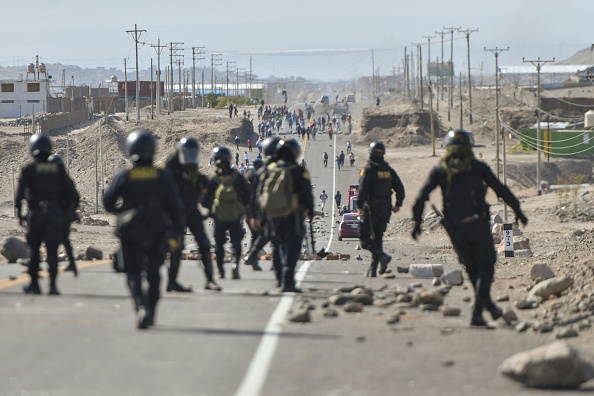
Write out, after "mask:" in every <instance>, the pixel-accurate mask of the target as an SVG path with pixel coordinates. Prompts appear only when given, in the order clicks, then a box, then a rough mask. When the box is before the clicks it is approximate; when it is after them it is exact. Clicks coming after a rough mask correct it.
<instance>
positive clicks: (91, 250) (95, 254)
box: [85, 246, 103, 260]
mask: <svg viewBox="0 0 594 396" xmlns="http://www.w3.org/2000/svg"><path fill="white" fill-rule="evenodd" d="M85 255H86V257H87V260H93V259H95V260H103V252H102V251H101V250H99V249H97V248H95V247H93V246H89V247H88V248H87V251H86V253H85Z"/></svg>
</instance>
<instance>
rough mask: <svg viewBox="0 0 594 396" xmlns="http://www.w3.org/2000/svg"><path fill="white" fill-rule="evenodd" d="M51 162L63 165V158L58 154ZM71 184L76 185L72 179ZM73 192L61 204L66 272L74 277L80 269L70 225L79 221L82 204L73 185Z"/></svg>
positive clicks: (71, 188)
mask: <svg viewBox="0 0 594 396" xmlns="http://www.w3.org/2000/svg"><path fill="white" fill-rule="evenodd" d="M49 161H50V162H58V163H60V164H63V163H64V162H63V161H62V157H61V156H60V155H58V154H54V155H52V156H50V157H49ZM68 181H69V182H70V183H74V182H73V181H72V179H70V178H68ZM70 190H71V191H74V193H75V194H74V196H71V197H69V196H62V197H61V200H60V201H61V204H62V209H63V210H64V218H63V221H62V239H61V241H60V242H61V243H62V244H63V245H64V250H65V251H66V256H67V257H68V266H66V268H64V271H72V272H73V274H74V276H78V268H77V267H76V261H75V260H74V252H73V251H72V244H70V238H69V236H70V224H71V223H72V222H73V221H79V216H78V213H76V208H78V205H79V203H80V195H78V192H77V191H76V187H75V186H74V185H72V186H71V187H70ZM70 199H73V201H72V202H69V200H70Z"/></svg>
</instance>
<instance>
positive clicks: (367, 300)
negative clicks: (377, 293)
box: [328, 293, 373, 305]
mask: <svg viewBox="0 0 594 396" xmlns="http://www.w3.org/2000/svg"><path fill="white" fill-rule="evenodd" d="M328 301H329V302H330V304H333V305H345V304H347V303H350V302H357V303H361V304H363V305H372V304H373V297H371V296H370V295H368V294H350V293H341V294H336V295H334V296H330V298H328Z"/></svg>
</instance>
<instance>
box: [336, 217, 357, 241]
mask: <svg viewBox="0 0 594 396" xmlns="http://www.w3.org/2000/svg"><path fill="white" fill-rule="evenodd" d="M342 238H359V215H358V214H357V213H345V214H343V215H342V220H341V221H340V226H339V227H338V240H339V241H342Z"/></svg>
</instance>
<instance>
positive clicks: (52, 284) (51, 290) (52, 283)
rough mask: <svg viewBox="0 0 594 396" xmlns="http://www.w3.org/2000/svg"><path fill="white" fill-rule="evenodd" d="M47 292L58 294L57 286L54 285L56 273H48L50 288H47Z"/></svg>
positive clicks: (53, 294)
mask: <svg viewBox="0 0 594 396" xmlns="http://www.w3.org/2000/svg"><path fill="white" fill-rule="evenodd" d="M48 294H49V295H52V296H59V295H60V291H59V290H58V287H57V286H56V275H50V289H49V293H48Z"/></svg>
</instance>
